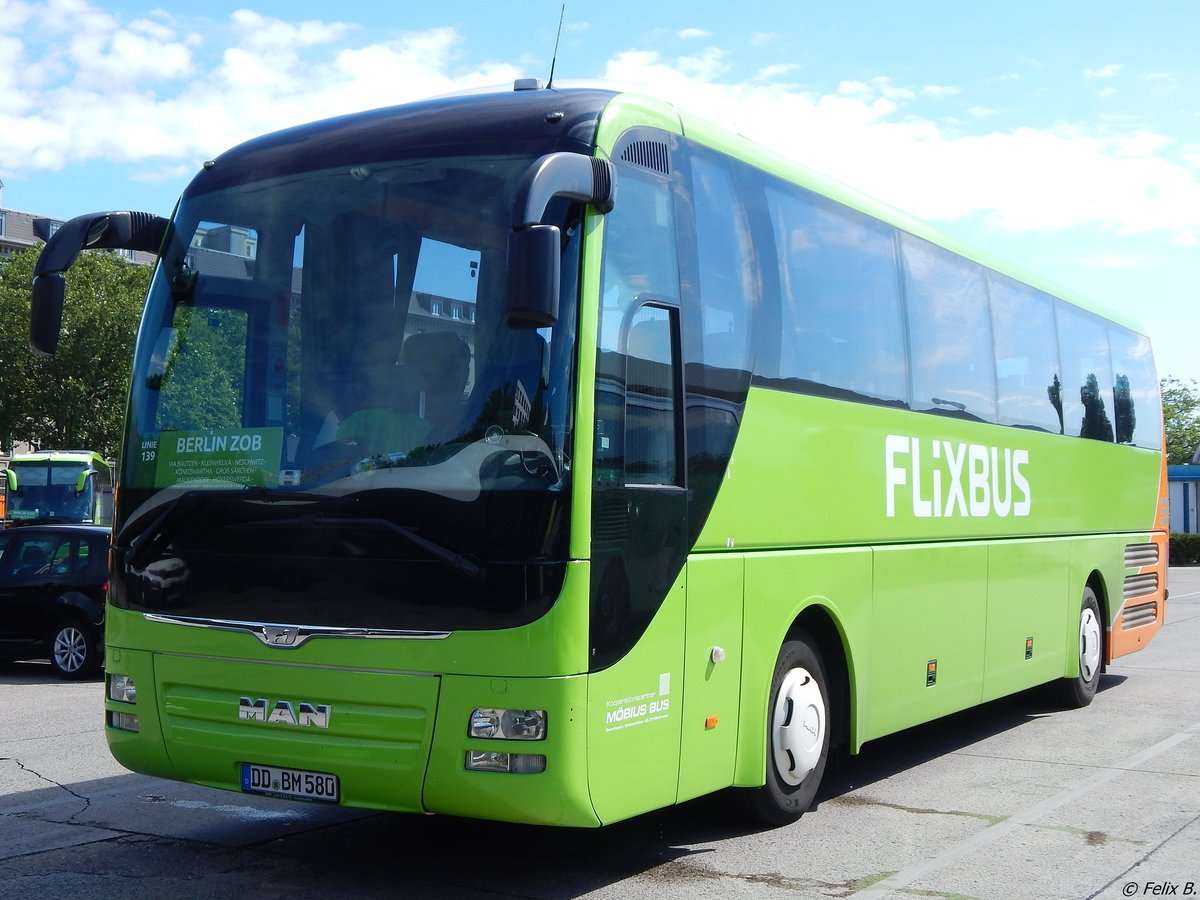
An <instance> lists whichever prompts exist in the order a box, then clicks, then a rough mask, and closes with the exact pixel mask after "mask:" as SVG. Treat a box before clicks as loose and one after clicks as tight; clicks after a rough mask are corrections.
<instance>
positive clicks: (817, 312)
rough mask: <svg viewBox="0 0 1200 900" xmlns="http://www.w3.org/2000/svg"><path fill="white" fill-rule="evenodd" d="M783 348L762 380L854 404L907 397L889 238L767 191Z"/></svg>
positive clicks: (871, 226) (812, 198)
mask: <svg viewBox="0 0 1200 900" xmlns="http://www.w3.org/2000/svg"><path fill="white" fill-rule="evenodd" d="M766 198H767V207H768V211H769V213H770V217H771V223H772V227H773V229H774V232H775V250H776V253H777V254H778V257H779V263H780V266H779V280H780V285H779V289H780V299H781V324H782V328H781V341H782V344H781V347H780V352H779V364H778V368H777V370H775V371H769V370H768V371H764V372H762V374H763V375H766V376H767V377H775V378H783V379H795V380H797V381H798V382H799V383H798V384H797V385H795V386H794V387H795V389H798V390H803V391H808V392H812V393H824V394H831V395H833V396H846V392H850V393H851V395H853V396H854V398H855V399H864V400H883V401H903V400H904V399H905V398H906V397H907V394H908V384H907V366H906V364H905V356H904V346H905V344H904V325H903V317H902V313H901V305H900V291H899V284H898V281H897V275H896V258H895V242H894V231H893V229H892V228H891V227H890V226H888V225H885V224H883V223H882V222H877V221H875V220H873V219H870V218H868V217H866V216H863V215H861V214H859V213H857V212H855V211H853V210H850V209H847V208H846V207H844V206H841V205H839V204H836V203H833V202H832V201H829V200H826V199H825V198H823V197H818V196H816V195H815V194H812V193H811V192H809V191H804V190H801V189H799V188H785V186H783V185H778V186H776V185H774V184H773V185H772V186H770V187H768V188H767V191H766Z"/></svg>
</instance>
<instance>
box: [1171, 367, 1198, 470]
mask: <svg viewBox="0 0 1200 900" xmlns="http://www.w3.org/2000/svg"><path fill="white" fill-rule="evenodd" d="M1162 401H1163V422H1164V423H1165V425H1166V428H1167V462H1168V463H1169V464H1170V465H1173V466H1179V465H1186V464H1187V463H1190V462H1191V461H1192V454H1193V453H1195V452H1196V447H1197V446H1198V445H1200V385H1197V384H1196V382H1195V380H1193V379H1189V380H1188V381H1183V380H1181V379H1179V378H1172V377H1171V376H1167V377H1166V378H1164V379H1163V380H1162Z"/></svg>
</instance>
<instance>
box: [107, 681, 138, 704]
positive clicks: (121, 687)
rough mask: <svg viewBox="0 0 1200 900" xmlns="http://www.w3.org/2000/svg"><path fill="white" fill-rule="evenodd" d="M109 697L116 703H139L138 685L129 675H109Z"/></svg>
mask: <svg viewBox="0 0 1200 900" xmlns="http://www.w3.org/2000/svg"><path fill="white" fill-rule="evenodd" d="M108 699H109V700H112V701H114V702H116V703H137V685H135V684H134V683H133V678H131V677H130V676H128V675H109V676H108Z"/></svg>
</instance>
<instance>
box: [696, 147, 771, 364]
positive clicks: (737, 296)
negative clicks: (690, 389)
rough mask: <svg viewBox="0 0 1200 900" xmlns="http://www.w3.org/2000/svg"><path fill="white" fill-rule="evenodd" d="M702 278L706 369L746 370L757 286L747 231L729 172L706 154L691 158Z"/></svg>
mask: <svg viewBox="0 0 1200 900" xmlns="http://www.w3.org/2000/svg"><path fill="white" fill-rule="evenodd" d="M692 190H693V203H694V209H695V216H696V244H697V260H696V262H697V269H698V273H699V276H700V338H701V348H700V357H701V360H702V362H703V363H704V364H705V365H707V366H714V367H716V368H721V369H746V368H748V366H749V362H750V346H751V341H750V338H751V313H752V310H753V307H752V302H751V301H752V299H753V298H754V297H755V296H756V295H757V284H756V278H755V273H754V267H753V263H752V255H751V250H750V248H751V236H750V226H749V223H748V222H747V221H746V216H745V213H744V211H743V209H742V205H741V203H740V202H739V199H738V197H737V196H736V194H735V192H734V186H733V179H732V178H731V177H730V174H729V169H728V167H727V166H726V165H725V164H724V163H723V162H722V161H721V160H720V159H719V158H715V157H712V156H711V155H710V154H707V153H703V154H700V153H698V154H696V155H695V156H694V157H693V158H692Z"/></svg>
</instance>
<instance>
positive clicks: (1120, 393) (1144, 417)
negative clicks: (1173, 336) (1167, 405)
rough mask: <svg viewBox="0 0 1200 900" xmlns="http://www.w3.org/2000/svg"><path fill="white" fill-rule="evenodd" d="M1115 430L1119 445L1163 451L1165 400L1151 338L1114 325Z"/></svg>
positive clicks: (1110, 333) (1111, 329)
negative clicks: (1163, 400) (1161, 393)
mask: <svg viewBox="0 0 1200 900" xmlns="http://www.w3.org/2000/svg"><path fill="white" fill-rule="evenodd" d="M1108 341H1109V347H1110V348H1111V350H1112V369H1113V431H1114V437H1115V438H1116V441H1117V443H1118V444H1136V445H1137V446H1139V447H1148V448H1150V449H1152V450H1160V449H1162V400H1161V398H1160V397H1159V385H1158V374H1157V373H1156V372H1155V369H1154V357H1153V355H1152V354H1151V352H1150V339H1149V338H1147V337H1146V336H1145V335H1141V334H1135V333H1134V332H1132V331H1129V330H1127V329H1125V328H1121V327H1119V326H1116V325H1110V326H1109V328H1108Z"/></svg>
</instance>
